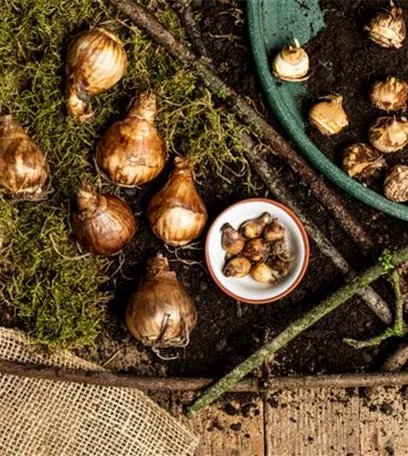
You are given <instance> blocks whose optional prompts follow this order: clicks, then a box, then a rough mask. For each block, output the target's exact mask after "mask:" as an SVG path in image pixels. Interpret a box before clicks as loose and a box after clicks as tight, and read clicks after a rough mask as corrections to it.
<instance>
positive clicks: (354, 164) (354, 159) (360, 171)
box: [343, 143, 387, 181]
mask: <svg viewBox="0 0 408 456" xmlns="http://www.w3.org/2000/svg"><path fill="white" fill-rule="evenodd" d="M386 166H387V164H386V162H385V160H384V158H383V157H382V156H381V154H380V153H379V152H378V150H376V149H374V148H373V147H370V146H369V145H367V144H364V143H355V144H352V145H351V146H348V147H347V148H346V149H345V150H344V156H343V168H344V170H345V171H346V172H347V173H348V175H349V176H351V177H354V178H356V179H359V180H361V181H366V180H370V179H371V178H376V177H378V176H379V174H380V172H381V170H382V169H383V168H385V167H386Z"/></svg>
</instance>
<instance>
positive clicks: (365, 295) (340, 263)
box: [243, 134, 392, 324]
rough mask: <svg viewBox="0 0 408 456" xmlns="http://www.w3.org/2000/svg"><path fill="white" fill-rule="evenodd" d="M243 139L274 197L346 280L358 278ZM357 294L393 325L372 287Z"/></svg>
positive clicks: (246, 136)
mask: <svg viewBox="0 0 408 456" xmlns="http://www.w3.org/2000/svg"><path fill="white" fill-rule="evenodd" d="M243 142H244V144H245V145H246V147H247V159H248V161H249V163H250V164H251V166H252V168H254V170H255V171H256V172H257V174H258V175H259V177H260V178H261V180H262V181H263V183H264V184H265V186H266V188H267V189H268V190H269V191H270V192H271V193H272V194H273V195H274V197H275V198H277V199H278V200H280V201H282V202H284V203H285V204H286V205H287V206H288V207H289V208H290V209H292V211H293V212H295V213H296V215H297V216H298V217H299V219H300V220H301V222H302V223H303V224H304V225H305V227H306V229H307V231H308V233H309V235H310V237H311V238H312V239H313V240H314V242H315V243H316V245H317V247H318V248H319V249H320V252H321V253H322V254H323V255H325V256H326V257H327V258H330V260H331V261H332V262H333V264H334V265H335V266H336V267H337V269H339V271H341V272H342V273H343V275H344V276H345V277H346V279H348V280H350V279H352V278H353V277H355V275H356V274H355V272H354V271H353V270H352V268H351V267H350V265H349V264H348V263H347V261H346V260H345V258H344V257H343V255H342V254H341V253H340V252H339V251H338V250H337V249H336V247H335V246H334V245H333V244H332V243H331V242H330V241H329V239H327V237H326V236H325V234H324V233H323V232H322V231H321V230H320V228H319V227H318V226H317V225H316V224H315V223H314V222H313V221H312V220H311V219H310V218H309V217H307V216H306V215H305V214H304V212H303V210H302V208H301V207H300V205H299V203H298V202H297V200H296V199H295V198H293V196H292V195H291V193H290V191H289V189H288V188H287V185H286V183H285V182H284V180H283V179H282V178H281V177H280V176H279V174H278V173H277V172H275V171H274V170H273V169H272V167H271V166H270V165H269V163H268V162H267V161H266V160H264V159H263V158H262V156H261V154H260V153H259V151H257V150H256V149H255V147H254V145H255V143H254V141H253V140H252V138H251V137H250V136H249V135H247V134H244V135H243ZM357 295H358V296H359V297H360V298H361V299H362V300H363V301H364V302H365V304H367V306H368V307H369V308H370V309H371V310H372V311H373V312H374V313H375V314H376V315H377V317H378V318H380V319H381V320H382V321H383V322H384V323H386V324H390V323H391V321H392V313H391V311H390V309H389V307H388V306H387V304H386V303H385V302H384V300H383V299H382V298H381V296H379V295H378V293H377V292H376V291H374V290H373V288H371V287H367V288H364V289H363V290H360V291H359V292H358V293H357Z"/></svg>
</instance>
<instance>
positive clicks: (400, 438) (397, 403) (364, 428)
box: [360, 387, 408, 456]
mask: <svg viewBox="0 0 408 456" xmlns="http://www.w3.org/2000/svg"><path fill="white" fill-rule="evenodd" d="M407 405H408V402H407V398H406V397H404V395H403V394H402V393H401V388H398V387H391V388H377V389H375V390H374V391H373V392H372V393H371V394H370V400H369V401H368V402H362V403H361V406H360V441H361V455H362V456H406V455H408V406H407Z"/></svg>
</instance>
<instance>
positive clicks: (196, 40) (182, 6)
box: [170, 0, 211, 66]
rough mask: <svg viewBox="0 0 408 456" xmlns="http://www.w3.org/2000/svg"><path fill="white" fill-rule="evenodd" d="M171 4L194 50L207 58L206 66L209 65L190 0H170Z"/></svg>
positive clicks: (209, 61) (209, 60) (208, 57)
mask: <svg viewBox="0 0 408 456" xmlns="http://www.w3.org/2000/svg"><path fill="white" fill-rule="evenodd" d="M170 4H171V6H172V7H173V8H174V10H175V11H176V12H177V15H178V17H179V18H180V22H181V24H182V26H183V27H184V29H185V31H186V33H187V36H188V38H189V40H190V42H191V45H192V46H193V49H194V51H195V52H196V53H197V54H198V55H199V56H200V57H205V58H206V59H207V63H208V66H211V59H210V56H209V55H208V52H207V49H206V47H205V44H204V42H203V39H202V36H201V32H200V29H199V26H198V24H197V21H196V20H195V18H194V11H193V8H192V7H191V0H170Z"/></svg>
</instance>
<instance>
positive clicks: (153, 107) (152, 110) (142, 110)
mask: <svg viewBox="0 0 408 456" xmlns="http://www.w3.org/2000/svg"><path fill="white" fill-rule="evenodd" d="M156 112H157V97H156V94H155V93H154V92H152V91H150V90H145V91H144V92H142V93H141V95H140V96H139V97H138V98H137V99H136V100H135V101H134V103H133V105H132V107H131V109H130V115H134V116H138V117H141V118H142V119H144V120H147V121H153V120H154V118H155V117H156Z"/></svg>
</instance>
